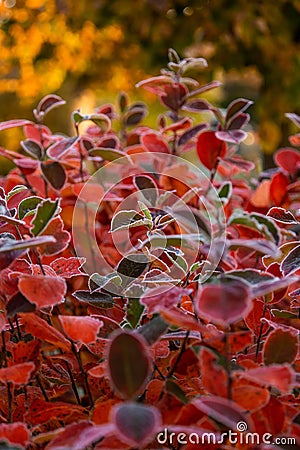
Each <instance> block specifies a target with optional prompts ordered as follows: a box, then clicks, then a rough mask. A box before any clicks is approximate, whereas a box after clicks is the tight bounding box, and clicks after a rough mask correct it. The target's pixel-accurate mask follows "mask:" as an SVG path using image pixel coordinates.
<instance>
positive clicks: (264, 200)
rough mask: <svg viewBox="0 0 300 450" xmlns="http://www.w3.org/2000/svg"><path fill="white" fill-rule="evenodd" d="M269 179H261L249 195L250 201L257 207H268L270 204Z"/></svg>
mask: <svg viewBox="0 0 300 450" xmlns="http://www.w3.org/2000/svg"><path fill="white" fill-rule="evenodd" d="M270 184H271V181H270V180H263V181H262V182H261V183H260V185H259V186H258V187H257V188H256V190H255V192H254V193H253V195H252V197H251V203H252V205H253V206H255V207H257V208H269V206H270Z"/></svg>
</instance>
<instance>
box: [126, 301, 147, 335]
mask: <svg viewBox="0 0 300 450" xmlns="http://www.w3.org/2000/svg"><path fill="white" fill-rule="evenodd" d="M144 309H145V307H144V306H143V305H142V304H141V303H140V300H139V299H138V298H130V299H128V301H127V306H126V320H127V321H128V323H130V325H131V326H132V328H136V327H137V325H138V324H139V322H140V320H141V317H142V314H143V311H144Z"/></svg>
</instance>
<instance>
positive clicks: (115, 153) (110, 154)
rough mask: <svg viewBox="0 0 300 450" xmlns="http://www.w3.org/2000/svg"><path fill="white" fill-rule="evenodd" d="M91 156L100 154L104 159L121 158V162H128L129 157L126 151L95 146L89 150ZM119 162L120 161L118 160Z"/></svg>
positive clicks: (116, 159)
mask: <svg viewBox="0 0 300 450" xmlns="http://www.w3.org/2000/svg"><path fill="white" fill-rule="evenodd" d="M89 155H91V156H101V158H103V159H104V160H105V161H116V162H118V160H119V159H121V160H122V163H125V162H129V161H130V158H129V156H128V155H126V153H124V152H122V151H121V150H116V149H115V148H106V147H103V148H102V147H97V148H93V149H92V150H90V151H89ZM120 162H121V161H120Z"/></svg>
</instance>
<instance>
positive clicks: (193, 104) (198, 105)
mask: <svg viewBox="0 0 300 450" xmlns="http://www.w3.org/2000/svg"><path fill="white" fill-rule="evenodd" d="M212 108H213V106H212V105H211V104H210V103H209V102H208V101H207V100H202V99H196V100H191V101H189V102H186V104H185V105H184V106H183V107H182V109H184V110H185V111H189V112H199V111H211V109H212Z"/></svg>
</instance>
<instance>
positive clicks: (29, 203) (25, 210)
mask: <svg viewBox="0 0 300 450" xmlns="http://www.w3.org/2000/svg"><path fill="white" fill-rule="evenodd" d="M42 201H43V199H42V198H41V197H36V196H33V197H27V198H25V199H24V200H22V201H21V202H20V203H19V206H18V216H19V218H20V219H23V218H24V217H26V216H28V215H30V214H33V213H34V211H35V210H36V207H37V206H38V205H39V204H40V203H41V202H42Z"/></svg>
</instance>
